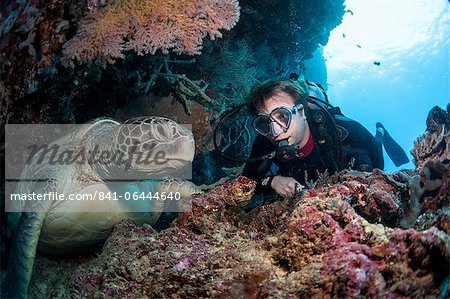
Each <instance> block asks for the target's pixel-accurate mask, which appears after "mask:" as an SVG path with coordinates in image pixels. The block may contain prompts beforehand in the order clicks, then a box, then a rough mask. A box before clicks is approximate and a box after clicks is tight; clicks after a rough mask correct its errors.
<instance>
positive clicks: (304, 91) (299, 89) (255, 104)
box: [247, 78, 308, 114]
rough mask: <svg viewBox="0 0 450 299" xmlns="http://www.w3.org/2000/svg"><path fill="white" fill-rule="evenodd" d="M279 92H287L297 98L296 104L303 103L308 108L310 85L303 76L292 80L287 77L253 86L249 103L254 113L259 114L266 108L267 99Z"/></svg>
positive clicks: (248, 98) (248, 99)
mask: <svg viewBox="0 0 450 299" xmlns="http://www.w3.org/2000/svg"><path fill="white" fill-rule="evenodd" d="M279 92H285V93H287V94H288V95H290V96H291V97H292V98H294V100H295V104H298V103H301V104H302V105H303V107H304V109H305V111H306V110H307V109H308V103H307V101H306V99H307V98H308V85H307V84H306V81H305V80H304V79H303V78H299V79H298V80H295V81H294V80H291V79H285V78H276V79H271V80H267V81H265V82H263V83H260V84H257V85H255V86H253V88H252V90H251V91H250V94H249V95H248V96H247V103H248V104H249V106H250V109H251V111H252V112H253V113H255V114H257V113H258V111H261V110H263V109H264V108H265V103H266V101H267V100H268V99H269V98H271V97H273V96H274V95H276V94H277V93H279Z"/></svg>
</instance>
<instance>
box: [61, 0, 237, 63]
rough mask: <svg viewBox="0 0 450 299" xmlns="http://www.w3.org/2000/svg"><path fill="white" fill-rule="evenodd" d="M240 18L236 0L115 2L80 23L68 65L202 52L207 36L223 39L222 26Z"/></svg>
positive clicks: (68, 53) (68, 48) (68, 50)
mask: <svg viewBox="0 0 450 299" xmlns="http://www.w3.org/2000/svg"><path fill="white" fill-rule="evenodd" d="M238 19H239V6H238V3H237V1H236V0H226V1H218V0H200V1H194V0H191V1H176V0H171V1H165V0H147V1H140V0H131V1H124V0H113V1H111V2H110V3H108V5H107V6H105V7H104V8H100V9H98V10H94V11H91V12H90V13H88V15H87V16H86V17H85V18H84V19H83V20H82V21H81V23H80V27H79V28H78V32H77V35H76V36H75V37H73V38H72V39H71V40H70V41H68V42H67V43H66V44H65V47H64V55H65V59H64V63H65V64H66V65H70V66H73V65H74V63H73V62H74V61H78V62H80V63H84V62H86V61H90V60H96V61H98V62H100V63H101V64H103V65H104V64H106V63H114V61H115V60H116V59H117V58H124V55H125V52H126V51H129V50H131V51H135V52H136V53H138V54H139V55H144V54H155V53H156V51H158V50H161V51H162V52H163V53H168V51H169V50H173V51H174V52H176V53H185V54H191V55H192V54H200V50H201V49H202V39H203V38H204V37H206V36H209V37H210V38H211V39H214V38H216V37H221V36H222V34H221V33H220V32H219V29H226V30H229V29H231V28H232V27H233V26H234V25H235V24H236V23H237V21H238Z"/></svg>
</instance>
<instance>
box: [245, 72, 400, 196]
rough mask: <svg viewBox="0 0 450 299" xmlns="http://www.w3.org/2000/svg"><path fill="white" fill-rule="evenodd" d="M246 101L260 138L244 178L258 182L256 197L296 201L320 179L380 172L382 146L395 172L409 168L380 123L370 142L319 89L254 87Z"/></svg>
mask: <svg viewBox="0 0 450 299" xmlns="http://www.w3.org/2000/svg"><path fill="white" fill-rule="evenodd" d="M295 79H297V78H295ZM248 100H249V101H248V102H249V104H250V106H251V110H252V112H253V113H254V114H256V117H255V118H254V120H253V127H254V129H255V130H256V132H257V133H258V136H257V137H256V139H255V141H254V143H253V146H252V150H251V154H250V157H249V159H248V162H247V163H246V164H245V166H244V169H243V172H242V175H244V176H247V177H249V178H251V179H253V180H255V181H256V182H257V187H256V190H255V194H261V193H262V194H267V193H269V192H272V191H275V192H276V193H277V194H279V195H281V196H282V197H294V196H295V195H297V194H298V193H299V192H300V191H301V190H302V189H303V188H304V187H305V186H307V184H308V183H309V182H311V181H315V180H316V179H317V178H318V176H319V174H321V173H325V172H328V174H333V173H335V172H337V171H340V170H342V169H345V168H351V169H355V170H360V171H371V170H372V169H374V168H379V169H383V167H384V161H383V152H382V145H384V146H385V149H386V152H387V153H388V155H389V156H390V158H391V159H392V160H393V161H394V163H395V164H396V166H399V165H402V164H404V163H407V162H409V159H408V157H407V156H406V154H405V152H404V151H403V150H402V149H401V147H400V146H399V145H398V144H397V143H396V142H395V141H394V140H393V139H392V137H390V136H389V134H388V133H387V130H386V129H385V128H384V127H383V125H382V124H381V123H377V132H376V136H375V137H374V136H373V135H372V134H371V133H370V132H369V131H368V130H367V129H366V128H364V127H363V126H362V125H361V124H360V123H358V122H356V121H354V120H352V119H349V118H347V117H345V116H344V115H343V114H342V113H341V111H340V109H339V108H338V107H333V106H332V105H331V104H330V103H329V101H328V98H327V95H326V93H325V91H324V90H323V88H322V87H321V86H320V85H319V84H315V83H312V82H308V81H306V80H304V79H302V78H298V79H297V80H290V79H273V80H268V81H266V82H264V83H262V84H261V85H258V86H255V87H253V89H252V91H251V93H250V95H249V97H248ZM387 147H389V148H387ZM257 157H264V158H263V159H261V158H257ZM274 165H275V166H276V167H275V168H278V169H277V170H276V173H273V169H274Z"/></svg>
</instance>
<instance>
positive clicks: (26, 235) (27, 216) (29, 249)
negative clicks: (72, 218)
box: [1, 201, 52, 298]
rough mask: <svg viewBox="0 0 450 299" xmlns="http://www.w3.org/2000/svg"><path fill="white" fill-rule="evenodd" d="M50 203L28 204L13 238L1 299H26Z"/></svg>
mask: <svg viewBox="0 0 450 299" xmlns="http://www.w3.org/2000/svg"><path fill="white" fill-rule="evenodd" d="M51 204H52V202H51V201H40V202H29V203H27V205H26V207H25V210H24V212H23V213H22V216H21V218H20V221H19V225H18V227H17V231H16V234H15V236H14V240H13V244H12V248H11V254H10V258H9V262H8V271H7V274H6V277H5V279H4V280H3V283H2V290H1V297H2V298H27V293H28V285H29V284H30V280H31V275H32V273H33V265H34V258H35V256H36V249H37V245H38V241H39V235H40V233H41V228H42V225H43V223H44V220H45V217H46V215H47V212H48V210H49V208H50V206H51Z"/></svg>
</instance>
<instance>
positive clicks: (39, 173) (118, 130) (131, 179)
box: [2, 117, 201, 298]
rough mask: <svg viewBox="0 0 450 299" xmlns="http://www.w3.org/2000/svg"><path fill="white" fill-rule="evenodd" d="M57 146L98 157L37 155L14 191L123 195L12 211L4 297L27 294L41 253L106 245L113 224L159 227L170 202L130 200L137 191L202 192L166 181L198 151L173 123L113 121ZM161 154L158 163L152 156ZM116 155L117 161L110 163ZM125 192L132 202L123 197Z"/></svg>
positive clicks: (81, 130)
mask: <svg viewBox="0 0 450 299" xmlns="http://www.w3.org/2000/svg"><path fill="white" fill-rule="evenodd" d="M53 145H57V146H58V151H59V152H64V151H66V154H67V153H68V151H72V153H74V154H77V153H84V154H86V153H87V152H89V153H90V154H92V150H93V149H96V150H97V153H98V154H99V157H98V159H97V161H95V157H94V159H91V160H89V159H88V157H86V156H82V155H80V156H78V158H77V159H76V162H74V161H75V159H73V160H72V163H44V164H42V161H40V162H39V158H41V156H39V155H35V156H34V157H33V158H32V160H31V163H28V165H27V166H26V167H25V168H24V170H23V171H22V173H21V181H20V182H19V183H18V187H17V191H16V193H18V194H31V193H35V194H50V192H58V193H59V194H64V195H65V198H66V199H67V196H68V195H69V194H88V195H89V194H90V195H94V194H95V195H96V196H98V195H99V194H100V192H103V194H110V195H111V194H112V192H116V195H115V196H116V197H119V196H122V198H119V200H83V201H74V200H63V201H37V200H32V201H27V202H26V203H25V204H23V205H22V206H21V207H20V210H21V211H22V212H21V213H11V214H10V215H9V216H10V219H9V220H10V221H9V222H10V225H12V226H16V230H15V231H16V234H15V237H14V241H13V245H12V249H11V257H10V260H9V265H8V272H7V275H6V278H5V280H4V281H3V284H2V289H3V290H2V291H3V294H2V297H4V296H7V297H8V296H9V297H14V298H25V297H27V290H28V285H29V282H30V279H31V274H32V270H33V264H34V258H35V254H36V250H37V249H38V248H39V250H40V251H43V252H45V253H51V254H58V255H65V254H68V253H70V252H80V251H82V250H83V249H86V248H87V249H89V248H90V247H91V246H90V245H92V244H95V243H99V242H101V241H104V240H106V238H107V237H108V235H109V234H110V232H111V229H112V228H113V227H114V225H115V224H116V223H117V222H118V221H120V220H122V219H125V218H131V219H133V220H134V221H135V222H136V223H138V224H143V223H148V224H150V225H152V224H154V223H155V222H156V221H157V220H158V218H159V216H160V214H161V212H162V211H163V209H164V206H165V205H167V203H168V201H167V200H166V201H163V200H137V201H136V200H131V199H132V198H130V197H131V196H132V195H133V194H138V195H139V194H140V193H139V192H146V194H148V192H153V194H156V192H160V193H159V194H162V193H161V192H178V195H179V196H181V198H186V197H188V196H189V195H191V194H193V193H198V192H201V191H200V189H199V188H198V187H197V186H195V185H194V184H192V183H191V182H189V181H183V180H180V179H174V178H167V177H168V176H171V175H173V174H174V173H175V172H177V171H179V170H180V169H182V168H183V167H185V166H186V165H187V164H188V163H189V162H191V161H192V160H193V157H194V151H195V146H194V138H193V135H192V133H191V131H190V130H188V129H187V128H185V127H183V126H181V125H179V124H177V123H176V122H174V121H173V120H170V119H167V118H161V117H145V118H135V119H131V120H129V121H127V122H125V123H124V124H120V123H118V122H116V121H114V120H111V119H101V120H95V121H93V122H91V123H90V124H87V125H82V126H77V127H75V129H73V130H72V131H71V132H69V133H66V134H64V135H62V136H61V137H59V138H57V139H56V140H54V141H53V142H52V143H50V144H49V145H48V148H52V146H53ZM94 152H95V151H94ZM103 152H108V153H111V155H109V159H108V154H105V155H104V156H103V157H101V153H103ZM143 153H147V154H148V156H147V157H146V158H149V157H150V159H148V160H147V163H142V161H143V160H142V159H143V157H142V154H143ZM158 153H159V154H160V156H159V159H160V161H156V160H157V159H156V158H155V157H152V156H151V155H158ZM161 153H163V154H162V155H161ZM41 154H42V153H41ZM113 154H114V155H116V156H114V157H116V160H114V159H112V157H113ZM139 155H140V156H139ZM119 156H120V157H121V158H122V160H121V161H127V162H126V163H125V162H124V163H119V162H118V161H119V160H118V158H117V157H119ZM162 156H164V157H162ZM91 158H92V156H91ZM152 158H153V161H152ZM61 159H62V158H61ZM66 159H67V156H66ZM149 161H150V162H149ZM88 162H89V163H88ZM135 192H137V193H135ZM125 194H128V199H129V200H125V199H124V196H125ZM97 199H98V198H97ZM87 211H92V212H91V213H90V212H87ZM135 211H137V212H135ZM17 216H18V217H17Z"/></svg>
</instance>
